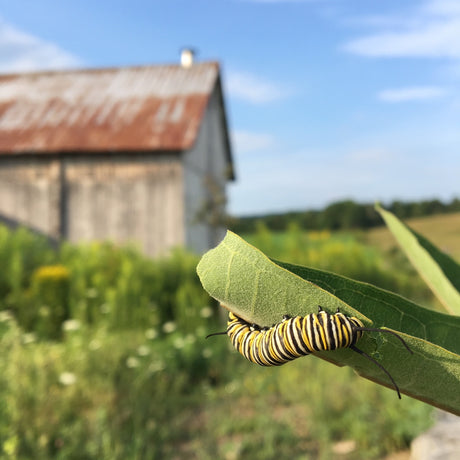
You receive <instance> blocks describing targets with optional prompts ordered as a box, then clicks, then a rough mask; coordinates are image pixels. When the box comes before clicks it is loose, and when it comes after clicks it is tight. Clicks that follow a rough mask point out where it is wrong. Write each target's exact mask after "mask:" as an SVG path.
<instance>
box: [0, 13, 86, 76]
mask: <svg viewBox="0 0 460 460" xmlns="http://www.w3.org/2000/svg"><path fill="white" fill-rule="evenodd" d="M79 65H81V61H80V60H79V59H78V58H77V57H76V56H73V55H72V54H70V53H68V52H66V51H64V50H62V49H60V48H59V47H58V46H57V45H55V44H54V43H51V42H47V41H45V40H42V39H40V38H38V37H34V36H33V35H30V34H28V33H26V32H23V31H21V30H19V29H17V28H16V27H14V26H12V25H10V24H8V23H6V22H5V21H3V20H2V19H1V18H0V72H2V73H6V72H27V71H34V70H44V69H62V68H69V67H76V66H79Z"/></svg>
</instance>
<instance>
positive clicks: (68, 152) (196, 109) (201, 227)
mask: <svg viewBox="0 0 460 460" xmlns="http://www.w3.org/2000/svg"><path fill="white" fill-rule="evenodd" d="M220 74H221V72H220V67H219V64H218V63H217V62H200V63H192V62H191V61H189V62H184V63H182V64H177V65H155V66H142V67H128V68H106V69H91V70H70V71H62V72H61V71H60V72H40V73H26V74H15V75H3V76H0V219H1V220H2V221H3V222H7V223H9V224H10V225H22V226H26V227H29V228H31V229H32V230H34V231H37V232H40V233H42V234H44V235H47V236H48V237H49V238H51V239H52V240H55V241H61V240H63V239H65V240H69V241H71V242H80V241H91V240H106V239H108V240H112V241H115V242H117V243H127V242H134V243H136V244H138V245H139V246H140V247H141V248H142V250H143V251H144V252H145V253H146V254H148V255H150V256H157V255H160V254H163V253H165V252H167V251H168V249H170V248H171V247H174V246H186V247H188V248H190V249H192V250H194V251H196V252H198V253H201V252H203V251H205V250H206V249H208V248H209V247H211V246H213V245H215V244H216V242H217V241H218V240H219V239H220V238H221V237H222V235H223V231H224V223H225V202H226V185H227V183H228V182H229V181H232V180H234V178H235V176H234V167H233V161H232V153H231V147H230V141H229V128H228V124H227V117H226V112H225V105H224V97H223V90H222V84H221V75H220Z"/></svg>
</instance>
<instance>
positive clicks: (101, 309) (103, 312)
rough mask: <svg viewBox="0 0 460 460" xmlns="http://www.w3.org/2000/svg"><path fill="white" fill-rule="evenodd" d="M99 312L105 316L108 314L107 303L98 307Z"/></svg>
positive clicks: (108, 306)
mask: <svg viewBox="0 0 460 460" xmlns="http://www.w3.org/2000/svg"><path fill="white" fill-rule="evenodd" d="M99 310H100V311H101V313H102V314H103V315H107V314H108V313H110V305H109V304H108V303H103V304H102V305H101V306H100V307H99Z"/></svg>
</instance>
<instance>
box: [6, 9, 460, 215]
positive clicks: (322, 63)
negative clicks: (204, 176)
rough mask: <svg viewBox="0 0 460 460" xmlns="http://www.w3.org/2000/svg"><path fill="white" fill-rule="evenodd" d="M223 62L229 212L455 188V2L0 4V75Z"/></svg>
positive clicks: (458, 13)
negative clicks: (185, 59) (187, 52)
mask: <svg viewBox="0 0 460 460" xmlns="http://www.w3.org/2000/svg"><path fill="white" fill-rule="evenodd" d="M183 46H193V47H195V48H197V49H198V50H199V54H198V59H199V60H219V61H220V62H221V64H222V72H223V80H224V89H225V96H226V104H227V111H228V115H229V122H230V129H231V136H232V146H233V152H234V158H235V163H236V174H237V181H236V182H235V183H234V184H232V185H231V186H230V187H229V211H230V212H231V213H232V214H234V215H247V214H260V213H266V212H283V211H286V210H302V209H312V208H320V207H322V206H324V205H326V204H328V203H330V202H333V201H337V200H341V199H346V198H351V199H355V200H357V201H361V202H372V201H375V200H380V201H383V202H388V201H390V200H393V199H402V200H418V199H428V198H433V197H436V198H440V199H443V200H450V199H451V198H452V197H454V196H460V190H459V189H460V187H459V184H460V180H459V176H460V86H459V84H460V1H459V0H405V1H404V2H401V1H400V0H385V1H377V0H375V1H369V0H304V1H303V0H193V1H191V0H164V1H154V0H151V1H146V0H131V1H130V2H126V1H119V0H111V1H106V0H98V1H94V0H80V1H78V2H70V1H60V0H54V1H51V0H41V1H36V0H22V1H11V0H0V71H1V72H12V71H23V70H35V69H43V68H66V67H75V66H77V67H104V66H124V65H138V64H155V63H170V62H178V60H179V49H180V48H182V47H183Z"/></svg>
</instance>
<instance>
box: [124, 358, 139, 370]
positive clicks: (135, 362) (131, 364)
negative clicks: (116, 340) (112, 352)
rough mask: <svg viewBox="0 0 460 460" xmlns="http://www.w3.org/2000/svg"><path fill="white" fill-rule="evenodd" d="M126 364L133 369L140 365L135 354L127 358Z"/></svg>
mask: <svg viewBox="0 0 460 460" xmlns="http://www.w3.org/2000/svg"><path fill="white" fill-rule="evenodd" d="M126 366H128V367H129V368H131V369H133V368H135V367H139V360H138V359H137V358H136V357H135V356H130V357H129V358H128V359H127V360H126Z"/></svg>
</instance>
